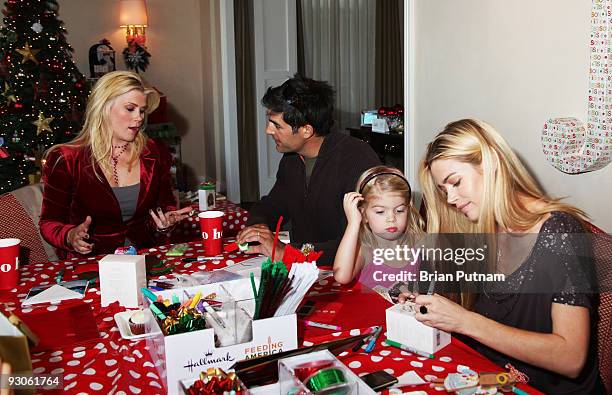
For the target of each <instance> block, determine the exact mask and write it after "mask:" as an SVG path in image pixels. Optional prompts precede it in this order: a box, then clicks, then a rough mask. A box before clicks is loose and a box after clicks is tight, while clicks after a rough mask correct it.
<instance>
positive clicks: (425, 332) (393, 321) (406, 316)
mask: <svg viewBox="0 0 612 395" xmlns="http://www.w3.org/2000/svg"><path fill="white" fill-rule="evenodd" d="M386 318H387V339H389V340H392V341H394V342H397V343H401V344H403V345H405V346H408V347H410V348H413V349H415V350H418V351H422V352H425V353H428V354H434V353H435V352H437V351H438V350H440V349H442V348H444V347H446V346H447V345H448V344H450V342H451V335H450V333H448V332H444V331H441V330H439V329H435V328H432V327H430V326H427V325H425V324H422V323H420V322H419V321H417V320H416V318H414V312H412V311H411V310H410V309H409V308H408V305H403V304H396V305H394V306H392V307H389V308H388V309H387V310H386Z"/></svg>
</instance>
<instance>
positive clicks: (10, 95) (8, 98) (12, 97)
mask: <svg viewBox="0 0 612 395" xmlns="http://www.w3.org/2000/svg"><path fill="white" fill-rule="evenodd" d="M2 96H4V97H6V105H7V106H8V105H9V104H11V102H13V103H17V98H16V97H15V95H14V94H13V92H11V87H10V86H9V84H7V83H6V82H5V83H4V93H3V94H2Z"/></svg>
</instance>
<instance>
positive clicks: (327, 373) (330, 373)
mask: <svg viewBox="0 0 612 395" xmlns="http://www.w3.org/2000/svg"><path fill="white" fill-rule="evenodd" d="M337 384H346V378H345V377H344V372H343V371H342V370H341V369H338V368H327V369H322V370H319V371H318V372H317V373H315V374H314V375H313V376H311V377H310V378H308V379H307V381H306V387H308V389H309V390H311V391H313V392H317V391H322V390H324V389H326V388H330V387H332V386H335V385H337Z"/></svg>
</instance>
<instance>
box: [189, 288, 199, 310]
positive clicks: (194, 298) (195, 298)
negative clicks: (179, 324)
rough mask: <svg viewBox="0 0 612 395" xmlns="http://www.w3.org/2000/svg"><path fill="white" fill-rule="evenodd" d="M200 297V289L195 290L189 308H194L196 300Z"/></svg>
mask: <svg viewBox="0 0 612 395" xmlns="http://www.w3.org/2000/svg"><path fill="white" fill-rule="evenodd" d="M201 297H202V291H198V292H196V294H195V296H194V297H193V299H192V300H191V304H190V305H189V308H190V309H195V307H196V306H197V305H198V302H199V301H200V298H201Z"/></svg>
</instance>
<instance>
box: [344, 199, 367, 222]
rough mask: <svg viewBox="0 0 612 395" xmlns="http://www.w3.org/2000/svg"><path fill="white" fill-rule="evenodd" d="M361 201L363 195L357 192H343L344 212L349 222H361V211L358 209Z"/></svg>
mask: <svg viewBox="0 0 612 395" xmlns="http://www.w3.org/2000/svg"><path fill="white" fill-rule="evenodd" d="M361 201H363V196H361V194H360V193H357V192H348V193H346V194H344V201H343V207H344V213H345V214H346V219H347V221H348V223H349V224H351V223H361V218H362V217H361V211H360V210H359V207H358V206H359V203H360V202H361Z"/></svg>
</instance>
